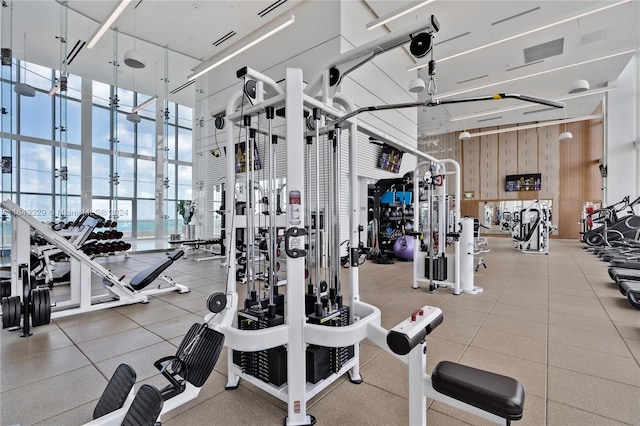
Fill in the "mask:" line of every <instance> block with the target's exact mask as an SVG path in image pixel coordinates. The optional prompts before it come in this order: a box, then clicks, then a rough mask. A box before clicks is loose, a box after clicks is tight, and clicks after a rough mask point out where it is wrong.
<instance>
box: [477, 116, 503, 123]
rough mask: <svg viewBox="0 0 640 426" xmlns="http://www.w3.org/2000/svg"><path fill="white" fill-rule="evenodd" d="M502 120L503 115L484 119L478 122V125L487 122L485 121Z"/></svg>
mask: <svg viewBox="0 0 640 426" xmlns="http://www.w3.org/2000/svg"><path fill="white" fill-rule="evenodd" d="M501 118H502V116H501V115H499V116H497V117H491V118H483V119H482V120H477V122H478V123H482V122H485V121H492V120H499V119H501Z"/></svg>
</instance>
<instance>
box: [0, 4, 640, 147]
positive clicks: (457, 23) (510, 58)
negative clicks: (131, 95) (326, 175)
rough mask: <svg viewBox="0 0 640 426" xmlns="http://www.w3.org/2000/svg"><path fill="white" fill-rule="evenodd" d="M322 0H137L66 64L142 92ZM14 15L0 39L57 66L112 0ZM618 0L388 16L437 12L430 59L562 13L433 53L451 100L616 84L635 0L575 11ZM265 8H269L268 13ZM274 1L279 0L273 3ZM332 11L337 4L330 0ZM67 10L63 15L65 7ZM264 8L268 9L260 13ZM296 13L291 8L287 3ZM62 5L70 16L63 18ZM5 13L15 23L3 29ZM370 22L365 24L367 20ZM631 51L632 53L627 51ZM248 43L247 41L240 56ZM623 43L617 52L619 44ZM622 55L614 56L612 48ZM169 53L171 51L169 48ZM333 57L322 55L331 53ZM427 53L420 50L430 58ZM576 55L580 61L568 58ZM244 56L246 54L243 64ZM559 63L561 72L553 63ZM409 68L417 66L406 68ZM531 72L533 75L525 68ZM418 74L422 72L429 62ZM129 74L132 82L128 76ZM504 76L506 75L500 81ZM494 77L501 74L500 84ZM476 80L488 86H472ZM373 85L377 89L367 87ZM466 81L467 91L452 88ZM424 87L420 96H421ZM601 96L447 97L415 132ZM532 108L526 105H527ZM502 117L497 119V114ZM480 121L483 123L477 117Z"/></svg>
mask: <svg viewBox="0 0 640 426" xmlns="http://www.w3.org/2000/svg"><path fill="white" fill-rule="evenodd" d="M316 1H320V0H306V1H301V0H300V1H294V0H288V1H287V0H280V1H275V0H268V1H222V0H221V1H211V0H207V1H202V0H200V1H198V0H194V1H161V0H133V1H132V2H131V4H130V5H129V6H128V7H127V9H126V10H125V11H124V12H123V14H122V15H121V16H120V18H119V19H118V20H117V21H116V23H115V24H114V26H113V27H117V28H118V36H117V46H116V44H115V42H114V39H115V38H116V37H115V35H114V34H115V32H113V31H109V32H108V33H107V35H105V36H104V37H103V38H102V39H101V40H100V41H99V43H98V44H97V45H96V47H94V48H93V49H91V50H88V49H87V48H86V47H85V48H84V49H83V50H82V51H81V52H80V53H79V54H78V56H77V57H76V58H75V59H74V61H73V62H72V63H71V65H70V66H69V68H68V71H69V72H70V73H72V74H78V75H85V76H90V77H92V78H93V79H95V80H99V81H103V82H106V83H113V81H114V75H117V79H118V85H119V86H122V87H126V88H134V85H135V89H136V90H138V91H141V92H145V93H149V94H153V93H159V94H163V93H164V90H165V83H164V80H163V77H164V76H165V74H166V73H167V72H166V71H165V68H166V69H167V70H168V77H169V83H168V85H167V86H168V90H169V91H171V90H173V89H175V88H177V87H179V86H180V85H182V84H183V83H185V82H186V81H187V76H188V75H189V74H191V73H192V68H193V67H195V66H196V65H197V64H199V63H200V62H201V61H202V60H204V59H206V58H209V57H211V56H213V55H215V54H216V53H218V52H220V51H221V50H223V49H224V48H226V47H228V46H229V45H232V44H233V43H234V42H236V41H237V40H240V39H241V38H242V37H244V36H247V35H250V34H251V33H252V32H253V31H255V30H256V29H257V28H259V27H260V26H261V25H264V24H265V22H268V21H270V20H271V19H273V18H275V17H277V16H279V15H281V14H285V13H289V12H290V9H294V8H297V7H305V6H306V4H308V3H309V2H316ZM349 1H354V2H358V3H359V4H361V5H362V7H363V8H367V9H369V10H370V13H371V16H372V18H371V19H372V20H373V19H375V16H384V15H386V14H388V13H390V12H393V11H395V10H397V9H399V8H402V7H404V6H407V5H410V4H415V3H419V2H408V1H377V0H349ZM9 3H11V4H12V6H13V14H12V19H10V18H9V15H8V12H7V9H8V8H2V14H3V16H2V24H3V27H4V29H3V30H2V35H3V47H5V45H6V41H5V40H6V39H7V33H10V34H11V35H12V40H11V42H10V43H11V46H12V48H13V51H14V55H15V56H16V57H18V58H23V57H24V34H26V35H27V41H28V44H27V46H28V50H27V60H29V61H30V62H35V63H39V64H42V65H46V66H51V67H55V68H60V63H61V56H64V50H63V53H62V54H61V49H60V46H61V44H60V42H59V39H57V38H56V36H60V35H62V34H64V32H65V25H64V22H65V21H66V33H67V43H66V49H67V53H68V52H69V51H70V50H71V48H73V46H74V45H75V43H76V41H78V40H85V41H86V40H88V39H89V37H90V36H91V34H93V32H94V31H95V29H96V28H97V27H98V23H99V22H102V21H103V20H104V19H105V18H106V17H107V16H108V15H109V12H110V11H111V10H112V9H113V7H114V5H115V4H116V3H117V1H115V0H104V1H88V0H70V1H68V9H65V8H64V7H62V6H61V3H62V2H61V1H54V0H48V1H15V0H14V1H13V2H10V1H9ZM616 3H618V2H616V1H577V0H572V1H550V0H546V1H520V0H509V1H445V0H437V1H435V2H433V3H431V4H429V5H427V6H425V7H422V8H420V9H418V10H416V11H415V12H412V13H410V14H407V15H405V16H403V17H401V18H399V19H396V20H394V21H392V22H390V23H388V24H387V27H388V29H389V30H391V31H394V30H398V29H399V28H402V27H403V26H406V25H408V24H409V23H413V22H415V21H416V20H417V19H425V18H427V17H428V15H430V14H434V15H436V17H437V18H438V20H439V22H440V25H441V30H440V32H439V33H438V34H437V35H436V46H435V48H434V57H435V59H436V60H439V59H441V58H446V57H448V56H451V55H453V54H456V53H460V52H464V51H467V50H469V49H472V48H476V47H479V46H482V45H485V44H487V43H491V42H495V41H498V40H501V39H504V38H506V37H510V36H514V35H517V34H519V33H522V32H524V31H528V30H533V29H536V28H539V27H540V26H542V25H549V24H553V23H555V22H558V21H561V20H566V21H567V22H565V23H562V24H559V25H553V26H551V27H550V28H547V29H544V30H541V31H536V32H533V33H531V34H529V35H526V36H522V37H518V38H515V39H513V40H510V41H507V42H504V43H499V44H497V45H495V46H492V47H488V48H485V49H482V50H479V51H476V52H473V53H469V54H465V55H462V56H459V57H456V58H452V59H449V60H445V61H439V62H438V68H437V74H436V82H437V88H438V92H437V94H436V97H442V98H446V99H451V98H454V97H458V96H474V95H486V94H491V93H495V92H498V93H523V94H529V95H534V96H540V97H545V98H551V99H561V98H563V97H566V96H568V93H567V92H568V91H569V88H570V86H571V83H572V82H573V81H574V80H576V79H579V78H580V79H586V80H587V81H589V83H590V85H591V91H594V90H597V89H601V88H605V87H615V83H614V82H615V80H616V79H617V78H618V76H619V74H620V73H621V71H622V70H623V69H624V67H625V65H626V64H627V63H628V61H629V59H630V58H631V56H632V55H633V53H632V52H630V51H637V49H638V47H639V45H640V32H639V31H640V29H639V28H640V1H638V0H634V1H628V2H623V4H620V5H617V6H615V7H611V8H609V9H608V10H605V11H602V12H599V13H595V14H591V15H589V16H584V17H582V18H580V19H571V18H572V17H574V16H576V15H578V14H581V13H585V12H589V11H593V10H596V9H599V8H601V7H603V6H606V5H613V4H616ZM272 5H273V6H274V7H273V8H272V10H271V11H270V12H269V13H267V14H266V15H265V14H264V11H269V10H270V7H272ZM275 6H277V7H275ZM334 10H335V9H334ZM65 11H66V13H65ZM260 12H263V13H262V14H261V13H260ZM294 13H295V9H294ZM65 15H66V16H65ZM315 19H318V20H330V19H341V22H342V24H341V25H343V26H344V25H348V24H349V16H344V15H343V16H342V17H337V16H336V17H334V16H331V15H330V14H327V16H316V17H315ZM7 23H10V24H11V27H12V28H11V30H10V31H7V29H6V28H7ZM307 28H308V25H305V22H303V20H300V19H296V22H295V23H294V24H293V25H292V26H291V27H289V28H288V29H287V31H288V37H291V38H295V39H296V40H300V39H303V40H308V45H309V47H312V46H314V45H315V44H316V43H317V42H318V40H315V39H314V35H313V34H309V32H308V31H307ZM362 31H363V32H366V31H365V29H364V28H363V29H362ZM233 32H235V34H234V35H232V36H231V37H230V38H228V40H226V41H224V42H222V43H220V44H219V45H217V46H216V45H215V44H214V43H215V42H216V41H217V40H219V39H221V38H222V37H224V36H225V35H227V34H229V33H233ZM367 34H371V36H370V37H371V38H374V37H376V36H378V35H380V34H381V32H380V30H378V31H371V32H369V33H367ZM134 35H135V37H136V38H137V42H136V50H138V51H140V52H141V53H142V54H143V55H144V56H145V57H146V60H147V67H146V68H145V69H143V70H136V71H135V76H134V72H133V70H132V69H131V68H129V67H127V66H125V65H124V64H123V63H122V55H123V53H124V52H125V51H126V50H129V49H132V48H133V47H134V37H133V36H134ZM554 40H560V41H557V43H558V44H559V45H560V46H561V47H562V53H561V54H556V55H554V56H550V57H546V58H544V59H543V60H541V61H533V62H532V63H528V64H527V63H525V57H524V49H526V48H529V47H533V46H537V45H540V44H542V43H547V42H551V41H554ZM286 49H287V46H286V45H285V46H282V51H278V52H272V53H271V54H272V55H273V56H274V58H277V57H278V56H282V57H283V58H285V57H287V58H288V57H289V56H290V53H288V52H287V51H286ZM114 51H117V52H118V55H117V58H116V60H117V61H118V62H119V63H120V66H119V67H117V73H114V67H113V65H112V62H113V61H114ZM622 52H627V53H622ZM254 53H255V52H252V51H247V52H245V53H244V54H243V55H246V57H247V62H250V58H251V55H253V54H254ZM620 53H622V54H620ZM616 54H618V55H616ZM607 55H616V56H612V57H610V58H608V59H599V58H602V57H603V56H607ZM167 57H168V61H167V60H166V58H167ZM402 57H403V59H404V60H403V61H398V60H397V56H395V57H394V58H395V60H393V61H391V60H387V59H385V55H380V56H379V57H378V58H376V59H375V61H376V63H377V65H378V66H379V67H380V68H381V69H384V70H389V75H393V74H396V73H398V71H399V70H401V71H402V72H404V70H406V69H407V68H408V67H410V66H412V65H414V64H415V61H414V60H412V58H411V57H410V56H409V55H403V56H402ZM327 59H329V58H327ZM427 59H428V58H423V59H418V60H417V61H420V62H421V61H426V60H427ZM579 63H580V64H581V65H577V66H575V64H579ZM249 65H250V64H249ZM561 67H564V69H562V70H557V71H553V70H554V69H556V68H561ZM407 73H408V75H410V76H415V75H416V73H415V71H412V72H407ZM532 73H540V75H538V76H534V77H527V76H528V75H529V74H532ZM421 75H422V76H423V77H425V78H426V75H424V72H423V71H421ZM134 78H135V81H134ZM505 80H511V82H504V83H500V82H503V81H505ZM498 83H499V84H498ZM479 86H484V87H483V88H480V89H476V90H471V89H474V88H477V87H479ZM373 90H375V89H373ZM461 91H464V93H459V94H458V95H456V93H458V92H461ZM423 96H424V95H420V99H423ZM602 96H603V94H602V93H599V94H593V95H590V96H585V97H580V98H576V99H570V100H566V103H567V108H565V109H564V110H553V111H549V110H548V111H541V112H537V113H535V112H534V113H531V112H532V111H536V110H540V109H543V108H542V107H539V106H529V107H528V108H526V109H517V110H513V111H503V112H496V113H492V114H487V115H485V116H481V117H476V118H467V119H466V120H465V119H462V118H463V117H465V116H468V115H472V114H477V113H479V112H483V111H491V110H496V109H500V110H501V109H505V108H509V107H512V106H518V105H524V104H523V103H522V102H520V101H500V102H487V103H472V104H461V105H455V106H448V107H446V108H445V107H437V108H429V109H428V111H424V112H423V113H424V115H422V118H421V119H420V120H419V122H420V125H419V128H418V133H419V134H421V135H425V134H438V133H443V132H446V131H453V130H459V129H463V128H467V129H472V128H478V127H488V126H495V125H505V124H511V123H516V122H531V121H540V120H548V119H557V118H563V117H565V116H566V117H576V116H584V115H589V114H590V113H591V112H592V111H593V109H594V108H595V106H596V105H597V104H598V102H599V101H600V100H601V99H602ZM170 99H171V100H173V101H176V102H180V103H183V104H187V105H193V104H194V101H195V90H194V86H193V85H192V86H190V87H188V88H186V89H184V90H181V91H179V92H178V93H177V94H175V95H171V96H170ZM524 112H527V113H528V114H523V113H524ZM496 117H501V118H496ZM478 120H485V121H478Z"/></svg>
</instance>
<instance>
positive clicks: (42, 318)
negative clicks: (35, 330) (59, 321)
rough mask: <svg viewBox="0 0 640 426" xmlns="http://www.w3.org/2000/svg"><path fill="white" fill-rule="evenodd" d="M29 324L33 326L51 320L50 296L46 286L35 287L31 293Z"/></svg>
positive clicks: (44, 323)
mask: <svg viewBox="0 0 640 426" xmlns="http://www.w3.org/2000/svg"><path fill="white" fill-rule="evenodd" d="M31 304H32V310H31V324H32V325H33V326H34V327H38V326H40V325H46V324H49V323H50V322H51V297H50V296H49V289H48V288H37V289H35V290H33V292H32V293H31Z"/></svg>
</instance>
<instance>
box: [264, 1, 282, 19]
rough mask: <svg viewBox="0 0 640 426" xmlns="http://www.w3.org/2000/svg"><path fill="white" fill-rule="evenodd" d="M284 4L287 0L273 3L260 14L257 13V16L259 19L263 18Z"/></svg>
mask: <svg viewBox="0 0 640 426" xmlns="http://www.w3.org/2000/svg"><path fill="white" fill-rule="evenodd" d="M286 2H287V0H277V1H275V2H273V3H271V4H270V5H269V6H267V7H265V8H264V9H262V10H261V11H260V12H258V16H259V17H261V18H264V17H265V16H266V15H268V14H269V13H271V12H273V11H274V10H276V9H277V8H278V7H280V6H282V5H283V4H285V3H286Z"/></svg>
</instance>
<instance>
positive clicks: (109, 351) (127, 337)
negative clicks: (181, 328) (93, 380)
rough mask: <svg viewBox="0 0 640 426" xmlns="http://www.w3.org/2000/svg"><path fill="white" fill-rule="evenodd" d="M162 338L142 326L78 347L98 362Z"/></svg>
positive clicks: (148, 344)
mask: <svg viewBox="0 0 640 426" xmlns="http://www.w3.org/2000/svg"><path fill="white" fill-rule="evenodd" d="M161 340H162V338H160V337H159V336H157V335H155V334H153V333H151V332H150V331H148V330H145V329H143V328H137V329H134V330H128V331H123V332H122V333H118V334H113V335H111V336H107V337H102V338H100V339H95V340H91V341H88V342H84V343H79V344H78V347H79V348H80V350H82V352H83V353H84V354H85V355H86V356H87V357H88V358H89V359H90V360H91V361H92V362H94V363H95V362H100V361H103V360H105V359H109V358H113V357H114V356H118V355H122V354H125V353H127V352H132V351H135V350H137V349H140V348H143V347H145V346H150V345H153V344H155V343H158V342H160V341H161Z"/></svg>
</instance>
